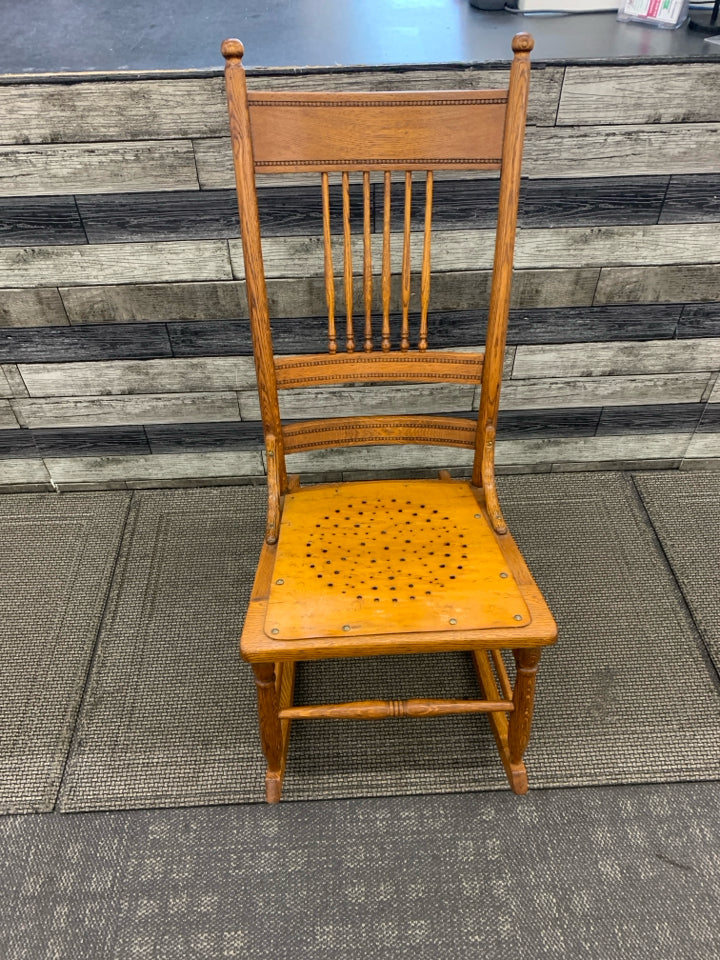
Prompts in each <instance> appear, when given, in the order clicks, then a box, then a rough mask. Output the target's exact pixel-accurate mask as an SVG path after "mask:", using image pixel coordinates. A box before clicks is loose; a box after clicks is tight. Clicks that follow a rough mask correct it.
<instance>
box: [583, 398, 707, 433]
mask: <svg viewBox="0 0 720 960" xmlns="http://www.w3.org/2000/svg"><path fill="white" fill-rule="evenodd" d="M704 407H705V404H704V403H660V404H653V405H644V406H635V407H632V406H627V407H603V410H602V414H601V416H600V422H599V424H598V429H597V435H598V436H599V437H606V436H610V435H612V434H651V433H689V432H692V431H693V430H694V429H695V427H696V426H697V425H698V423H699V422H700V416H701V414H702V412H703V409H704Z"/></svg>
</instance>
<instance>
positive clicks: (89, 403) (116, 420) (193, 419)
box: [12, 393, 240, 428]
mask: <svg viewBox="0 0 720 960" xmlns="http://www.w3.org/2000/svg"><path fill="white" fill-rule="evenodd" d="M12 407H13V410H14V411H15V414H16V416H17V418H18V422H19V423H20V425H21V426H24V427H31V428H32V427H94V426H111V425H114V424H127V425H131V424H146V423H213V422H219V421H228V420H231V421H233V420H239V419H240V410H239V407H238V401H237V394H235V393H205V394H203V393H185V394H163V395H160V396H158V395H154V396H143V395H138V396H125V397H72V398H67V399H61V400H56V399H30V400H13V401H12Z"/></svg>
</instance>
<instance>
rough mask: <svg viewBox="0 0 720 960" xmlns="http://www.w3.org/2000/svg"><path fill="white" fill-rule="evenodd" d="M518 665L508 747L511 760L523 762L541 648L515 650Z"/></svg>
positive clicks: (512, 761)
mask: <svg viewBox="0 0 720 960" xmlns="http://www.w3.org/2000/svg"><path fill="white" fill-rule="evenodd" d="M513 656H514V657H515V665H516V668H517V670H516V677H515V689H514V691H513V703H514V704H515V709H514V710H513V711H512V713H511V714H510V723H509V726H508V747H509V750H510V762H511V763H513V764H515V763H522V758H523V754H524V753H525V748H526V747H527V745H528V740H529V739H530V728H531V726H532V717H533V706H534V702H535V677H536V675H537V670H538V664H539V663H540V650H539V649H538V648H537V647H530V648H521V649H517V650H513Z"/></svg>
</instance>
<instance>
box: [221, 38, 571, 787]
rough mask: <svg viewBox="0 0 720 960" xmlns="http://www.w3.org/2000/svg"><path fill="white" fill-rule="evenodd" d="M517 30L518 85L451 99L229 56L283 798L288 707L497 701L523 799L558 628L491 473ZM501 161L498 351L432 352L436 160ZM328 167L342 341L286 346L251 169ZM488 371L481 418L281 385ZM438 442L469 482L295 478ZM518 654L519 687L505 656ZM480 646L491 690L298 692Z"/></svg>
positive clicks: (383, 709)
mask: <svg viewBox="0 0 720 960" xmlns="http://www.w3.org/2000/svg"><path fill="white" fill-rule="evenodd" d="M532 47H533V40H532V38H531V37H530V36H529V35H528V34H522V33H521V34H518V35H517V36H516V37H515V38H514V39H513V43H512V48H513V51H514V54H515V55H514V59H513V63H512V67H511V69H510V78H509V87H508V89H507V90H463V91H460V92H449V93H448V92H441V93H436V92H435V93H425V92H423V93H415V92H413V93H398V92H393V93H377V92H375V93H295V92H293V93H279V92H268V93H258V92H252V93H248V92H247V88H246V83H245V72H244V70H243V67H242V62H241V61H242V56H243V46H242V44H241V43H240V42H239V41H238V40H226V41H225V42H224V43H223V45H222V53H223V56H224V57H225V60H226V68H225V77H226V85H227V95H228V104H229V112H230V129H231V135H232V147H233V156H234V162H235V173H236V180H237V190H238V199H239V208H240V224H241V233H242V244H243V254H244V259H245V276H246V283H247V297H248V303H249V308H250V321H251V325H252V334H253V343H254V352H255V363H256V369H257V383H258V391H259V395H260V407H261V412H262V420H263V425H264V431H265V444H266V450H267V464H268V467H267V472H268V497H269V502H268V519H267V532H266V536H265V542H264V544H263V548H262V553H261V556H260V562H259V566H258V570H257V575H256V578H255V584H254V588H253V591H252V597H251V601H250V606H249V610H248V613H247V618H246V621H245V626H244V629H243V634H242V639H241V651H242V656H243V657H244V658H245V660H248V661H249V662H250V663H251V664H252V668H253V671H254V674H255V682H256V685H257V696H258V710H259V719H260V738H261V741H262V747H263V751H264V753H265V757H266V758H267V763H268V766H267V776H266V780H265V788H266V796H267V799H268V801H270V802H271V803H273V802H277V801H278V800H279V799H280V796H281V792H282V785H283V776H284V773H285V762H286V757H287V750H288V740H289V735H290V724H291V721H292V720H301V719H302V720H305V719H308V718H314V717H334V718H352V719H362V718H366V719H379V718H382V717H436V716H443V715H447V714H457V713H487V714H488V717H489V720H490V722H491V725H492V729H493V732H494V735H495V740H496V742H497V747H498V750H499V752H500V757H501V759H502V762H503V765H504V767H505V771H506V773H507V776H508V779H509V781H510V785H511V787H512V789H513V790H514V791H515V792H516V793H525V792H526V791H527V788H528V786H527V773H526V770H525V765H524V763H523V759H522V758H523V753H524V751H525V748H526V746H527V743H528V738H529V735H530V725H531V720H532V713H533V698H534V687H535V675H536V672H537V667H538V662H539V660H540V652H541V649H542V647H543V646H545V645H547V644H551V643H553V642H554V641H555V639H556V636H557V628H556V625H555V622H554V620H553V618H552V615H551V613H550V611H549V610H548V608H547V605H546V603H545V601H544V599H543V597H542V595H541V593H540V591H539V589H538V587H537V585H536V584H535V582H534V580H533V578H532V576H531V574H530V572H529V570H528V568H527V566H526V564H525V561H524V560H523V557H522V555H521V553H520V551H519V549H518V547H517V545H516V543H515V541H514V540H513V538H512V536H511V535H510V533H509V532H508V528H507V525H506V523H505V520H504V519H503V515H502V513H501V510H500V505H499V503H498V497H497V493H496V487H495V475H494V446H495V430H496V424H497V415H498V403H499V397H500V381H501V377H502V363H503V354H504V348H505V335H506V328H507V320H508V309H509V302H510V284H511V274H512V263H513V247H514V240H515V228H516V221H517V205H518V194H519V187H520V168H521V160H522V145H523V137H524V131H525V116H526V110H527V96H528V85H529V78H530V57H529V55H530V51H531V50H532ZM474 168H479V169H482V170H497V169H500V170H501V174H500V199H499V206H498V226H497V238H496V248H495V263H494V272H493V279H492V289H491V297H490V307H489V319H488V331H487V338H486V344H485V351H484V353H476V354H471V353H464V352H455V353H453V352H447V351H432V350H429V349H428V344H427V317H428V302H429V296H430V234H431V216H432V214H431V211H432V194H433V171H435V170H448V169H456V170H457V169H460V170H466V169H474ZM398 170H402V171H403V173H404V183H405V207H404V245H403V253H402V275H401V289H402V329H401V335H400V343H399V349H396V348H394V345H393V344H392V343H391V331H390V300H391V296H390V288H391V269H390V236H391V234H390V224H391V218H390V213H391V177H392V171H398ZM309 171H315V172H318V173H319V174H320V186H321V197H322V209H323V225H324V251H325V287H326V295H327V305H328V315H329V319H328V350H327V353H316V354H303V355H296V356H280V357H275V356H274V354H273V344H272V337H271V330H270V322H269V315H268V301H267V293H266V285H265V276H264V271H263V258H262V249H261V239H260V224H259V218H258V204H257V194H256V185H255V174H256V173H280V174H288V173H308V172H309ZM351 171H361V172H362V188H363V208H364V230H363V249H364V254H363V307H364V329H363V336H362V339H360V338H358V341H359V342H356V339H355V332H354V327H353V269H352V251H351V230H350V189H349V177H348V174H349V172H351ZM372 171H382V173H383V175H384V203H383V237H382V242H383V246H382V264H381V271H380V274H381V299H382V313H383V319H382V330H381V332H380V337H379V346H380V349H379V350H377V349H376V341H375V339H374V332H373V329H372V303H373V300H372V282H373V268H372V255H371V185H370V174H371V172H372ZM412 171H424V172H425V175H426V179H425V200H426V208H425V221H424V224H425V228H424V240H423V254H422V268H421V278H420V281H421V282H420V290H421V298H420V299H421V316H420V324H419V327H420V329H419V335H418V340H417V347H416V348H411V345H410V329H409V305H410V237H411V231H410V227H411V217H410V203H411V191H412ZM336 172H340V173H341V179H342V198H343V233H344V271H343V273H344V287H345V291H344V293H345V323H346V336H345V343H344V351H343V352H340V350H341V346H342V345H341V344H339V342H338V339H339V338H338V334H337V330H336V322H335V278H334V276H333V258H332V250H331V230H330V199H329V197H330V194H329V174H333V173H336ZM362 381H365V382H384V383H387V382H408V381H414V382H420V383H430V382H432V383H435V382H437V381H447V382H449V383H461V384H467V383H474V384H478V383H479V384H481V391H482V392H481V401H480V411H479V417H478V420H477V422H476V421H475V419H474V418H473V419H472V420H471V419H463V418H460V417H444V416H370V417H368V416H355V417H352V416H350V417H342V418H333V419H328V420H306V421H302V422H298V421H292V422H289V423H283V422H281V418H280V409H279V403H278V390H291V389H293V388H298V387H314V386H327V385H332V386H337V385H338V384H343V383H345V384H349V383H357V382H362ZM401 443H408V444H440V445H451V446H457V447H466V448H470V449H473V450H474V451H475V453H474V466H473V470H472V480H471V481H470V482H467V481H454V480H451V479H450V476H449V474H448V473H447V471H441V473H440V477H439V479H437V480H407V481H403V480H373V481H369V482H353V483H338V484H319V485H315V486H311V487H307V488H305V487H302V488H301V486H300V483H299V479H298V478H297V477H296V476H289V475H288V473H287V470H286V464H285V456H286V454H293V453H298V452H301V451H309V450H317V449H320V448H327V447H340V446H348V445H365V444H401ZM502 649H511V650H512V651H513V654H514V658H515V663H516V676H515V683H514V688H513V686H512V685H511V682H510V678H509V676H508V673H507V671H506V668H505V664H504V662H503V659H502V656H501V650H502ZM446 650H468V651H470V652H471V654H472V657H473V660H474V665H475V670H476V673H477V678H478V681H479V686H480V691H481V694H482V696H481V698H479V699H476V700H449V699H411V700H391V701H384V700H368V701H360V702H351V703H332V704H323V705H317V706H294V705H293V682H294V675H295V664H296V662H297V661H298V660H316V659H321V658H325V657H365V656H381V655H387V654H401V653H413V654H414V653H434V652H438V651H446Z"/></svg>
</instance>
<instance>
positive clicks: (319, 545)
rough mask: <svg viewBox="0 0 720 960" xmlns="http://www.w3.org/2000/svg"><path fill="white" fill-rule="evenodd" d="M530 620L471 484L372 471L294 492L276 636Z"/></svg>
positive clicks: (282, 554) (281, 554) (274, 613)
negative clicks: (366, 476)
mask: <svg viewBox="0 0 720 960" xmlns="http://www.w3.org/2000/svg"><path fill="white" fill-rule="evenodd" d="M529 622H530V615H529V612H528V608H527V606H526V605H525V602H524V600H523V598H522V595H521V593H520V590H519V588H518V585H517V583H516V582H515V580H514V578H513V576H512V573H511V572H510V570H509V568H508V566H507V564H506V561H505V559H504V557H503V555H502V553H501V551H500V548H499V547H498V545H497V542H496V540H495V537H494V535H493V533H492V531H491V530H490V528H489V526H488V524H487V521H486V520H485V518H484V516H483V514H482V513H481V512H480V510H479V508H478V503H477V500H476V499H475V497H474V495H473V492H472V490H471V489H470V487H469V485H468V484H466V483H450V482H447V481H440V480H410V481H400V480H398V481H371V482H368V483H344V484H342V485H340V486H336V487H335V486H324V487H315V488H310V489H308V490H301V491H299V492H297V493H290V494H287V495H286V497H285V506H284V510H283V518H282V524H281V528H280V537H279V540H278V547H277V558H276V562H275V568H274V572H273V577H272V585H271V588H270V596H269V601H268V607H267V616H266V620H265V632H266V633H267V634H268V636H272V637H274V638H275V639H285V640H299V639H304V638H308V637H321V636H325V637H334V636H353V635H356V634H360V635H362V634H377V633H388V634H392V633H408V632H409V633H417V632H424V631H438V630H479V629H485V628H490V627H524V626H527V624H528V623H529Z"/></svg>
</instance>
